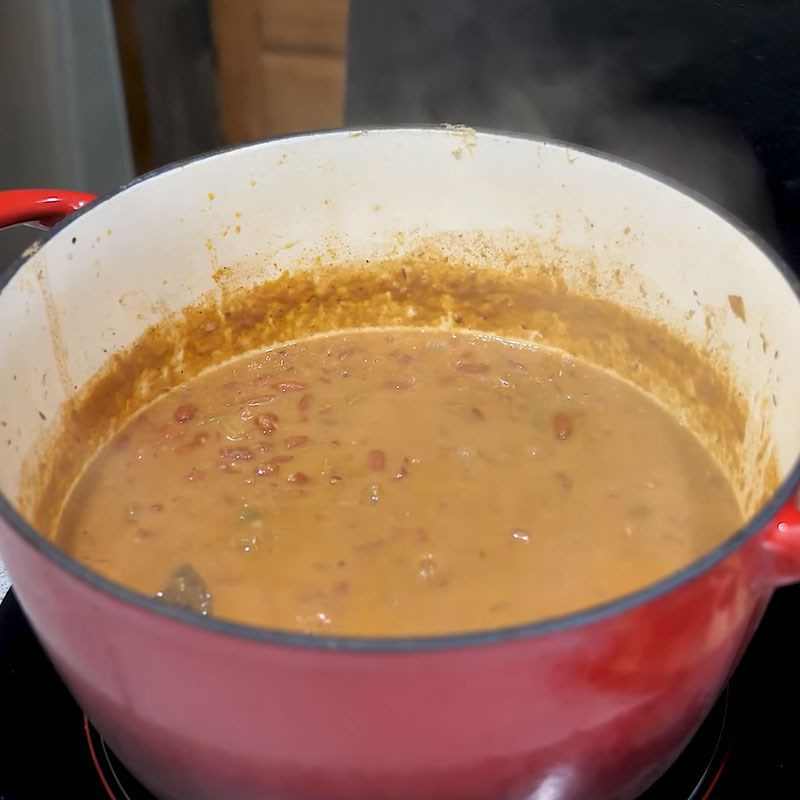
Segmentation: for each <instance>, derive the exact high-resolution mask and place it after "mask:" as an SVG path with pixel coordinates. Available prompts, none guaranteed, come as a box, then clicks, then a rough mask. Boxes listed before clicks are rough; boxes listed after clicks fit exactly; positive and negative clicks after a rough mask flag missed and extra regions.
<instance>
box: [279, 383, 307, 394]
mask: <svg viewBox="0 0 800 800" xmlns="http://www.w3.org/2000/svg"><path fill="white" fill-rule="evenodd" d="M272 388H273V389H277V390H278V391H279V392H302V391H303V389H305V388H306V385H305V384H304V383H300V381H278V383H273V384H272Z"/></svg>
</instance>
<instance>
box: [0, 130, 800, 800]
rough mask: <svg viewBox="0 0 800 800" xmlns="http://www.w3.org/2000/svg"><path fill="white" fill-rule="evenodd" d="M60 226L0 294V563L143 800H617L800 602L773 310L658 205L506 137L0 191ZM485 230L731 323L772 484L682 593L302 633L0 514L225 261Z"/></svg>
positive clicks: (747, 277)
mask: <svg viewBox="0 0 800 800" xmlns="http://www.w3.org/2000/svg"><path fill="white" fill-rule="evenodd" d="M84 204H85V205H84ZM78 208H80V210H77V209H78ZM73 210H74V213H70V212H71V211H73ZM67 215H68V216H67ZM63 216H66V219H65V220H64V221H63V222H60V223H59V224H57V225H56V226H55V227H54V228H53V229H52V230H51V232H50V234H49V236H48V237H47V239H46V241H45V243H44V244H43V245H42V247H41V248H40V249H39V250H38V251H37V252H35V253H32V254H27V255H26V256H25V257H23V258H22V259H21V260H20V261H19V262H17V263H16V264H15V265H13V266H12V267H11V268H10V269H8V270H6V271H5V273H4V274H3V277H2V282H0V285H1V286H2V293H0V421H2V422H1V424H2V428H0V433H1V434H2V454H3V455H2V462H1V463H0V489H2V496H1V497H0V513H2V519H0V550H1V551H2V557H3V559H4V560H5V561H6V562H7V565H8V568H9V570H10V573H11V575H12V577H13V580H14V586H15V590H16V592H17V594H18V597H19V600H20V602H21V603H22V606H23V608H24V609H25V612H26V614H27V615H28V618H29V619H30V621H31V623H32V625H33V627H34V629H35V630H36V632H37V634H38V636H39V638H40V640H41V642H42V644H43V645H44V647H45V649H46V650H47V652H48V654H49V655H50V657H51V659H52V660H53V663H54V664H55V665H56V668H57V669H58V671H59V673H60V674H61V676H62V677H63V679H64V681H65V682H66V683H67V685H68V686H69V688H70V689H71V691H72V693H73V694H74V695H75V697H76V698H77V700H78V702H79V703H80V704H81V706H82V707H83V708H84V709H85V710H86V711H87V712H88V714H89V716H90V718H91V720H92V722H93V723H94V724H95V725H96V726H97V728H98V729H99V730H100V732H101V733H102V734H103V736H104V737H106V739H107V741H108V742H109V743H110V745H111V747H112V748H113V749H114V751H115V752H116V753H117V754H118V755H119V757H120V758H121V759H122V760H123V761H124V762H125V764H126V765H127V766H128V767H129V768H130V770H131V771H132V772H133V773H134V774H135V775H136V776H137V777H139V778H140V779H141V781H142V782H143V783H144V784H145V785H146V786H147V787H148V788H149V789H150V790H151V791H152V792H153V793H154V794H155V795H156V796H158V797H160V798H169V799H170V800H178V799H180V800H257V799H260V798H307V799H311V798H331V799H332V798H337V799H338V800H356V799H357V798H365V800H366V799H368V800H378V798H386V799H387V800H388V799H389V798H392V799H395V800H415V799H417V798H432V799H433V798H435V799H436V800H449V799H451V800H467V799H468V798H475V799H476V800H477V799H478V798H480V799H481V800H483V799H485V800H489V799H490V798H491V800H499V798H538V800H561V799H562V798H582V799H584V800H585V799H586V798H631V797H634V796H635V795H636V794H637V793H638V792H640V791H641V790H642V789H643V788H644V787H645V786H646V785H648V784H649V783H650V782H651V781H653V780H654V779H655V778H656V777H658V775H659V774H660V773H661V772H662V771H664V770H665V769H666V767H667V766H668V765H669V764H670V762H671V761H672V760H673V759H674V758H675V757H676V755H677V754H678V752H679V751H680V749H681V747H682V745H683V744H684V743H685V742H686V741H687V739H688V737H690V735H691V734H692V732H693V731H694V729H695V728H696V726H697V725H698V724H699V722H700V721H701V720H702V718H703V716H704V715H705V714H706V712H707V711H708V710H709V708H710V706H711V705H712V703H713V702H714V700H715V698H716V696H717V694H718V692H719V691H720V689H721V688H722V686H723V684H724V682H725V680H726V678H727V677H728V675H729V673H730V672H731V670H732V668H733V667H734V666H735V664H736V662H737V659H738V658H739V656H740V654H741V652H742V650H743V648H744V647H745V645H746V644H747V642H748V640H749V638H750V636H751V634H752V633H753V630H754V628H755V626H756V625H757V623H758V621H759V619H760V617H761V615H762V613H763V611H764V608H765V605H766V603H767V601H768V600H769V597H770V594H771V593H772V591H773V589H774V588H775V587H776V586H777V585H779V584H781V583H786V582H788V581H792V580H796V579H798V578H800V514H799V513H798V509H797V497H796V492H797V487H798V481H799V480H800V463H798V453H800V407H799V405H800V404H799V403H798V397H800V361H799V360H798V352H800V349H799V348H798V345H800V300H798V285H797V282H796V280H795V279H794V277H793V276H792V275H791V273H790V272H789V270H788V269H787V268H786V267H785V265H783V264H782V263H781V261H780V259H779V258H777V257H776V256H775V254H773V253H772V252H770V250H769V249H768V248H767V247H765V246H764V245H763V243H761V242H759V241H758V240H757V239H756V238H755V237H754V236H752V235H751V234H750V233H749V232H747V231H746V230H744V229H743V228H742V226H741V225H739V224H738V223H737V222H736V221H734V220H731V219H730V218H729V217H728V216H727V215H726V214H724V213H722V212H720V211H719V210H718V209H713V208H711V207H709V205H708V204H707V203H704V202H703V201H702V200H699V199H697V198H694V197H691V196H689V195H688V194H687V193H686V192H685V191H683V190H681V189H680V188H678V187H674V186H671V185H668V183H666V182H664V181H663V180H660V179H658V178H657V177H655V176H653V175H650V174H647V173H646V172H644V171H642V170H639V169H638V168H636V167H634V166H632V165H630V164H623V163H620V162H618V161H615V160H613V159H611V158H609V157H606V156H603V155H601V154H598V153H590V152H587V151H584V150H580V149H575V148H572V147H568V146H565V145H561V144H557V143H552V142H545V141H538V140H535V139H531V138H519V137H514V136H506V135H501V134H495V133H477V134H476V133H475V132H474V131H469V130H457V129H444V130H443V129H403V130H375V131H367V132H347V131H343V132H334V133H325V134H312V135H306V136H298V137H294V138H289V139H282V140H276V141H270V142H265V143H261V144H255V145H251V146H246V147H242V148H238V149H234V150H229V151H226V152H222V153H217V154H213V155H209V156H204V157H201V158H198V159H196V160H193V161H191V162H189V163H185V164H180V165H177V166H173V167H169V168H166V169H164V170H160V171H158V172H156V173H154V174H152V175H149V176H146V177H145V178H143V179H141V180H138V181H136V182H134V183H133V184H131V185H130V186H127V187H125V188H123V189H121V190H120V191H119V192H117V193H116V194H113V195H111V196H110V197H107V198H105V199H102V200H93V198H91V197H87V196H82V195H75V194H71V193H67V192H59V191H53V192H45V191H41V192H38V191H37V192H28V193H26V192H6V193H0V225H2V224H6V225H8V224H14V223H18V222H21V221H31V220H43V221H44V222H45V223H46V224H47V223H50V224H52V223H53V222H54V221H55V220H56V219H57V218H60V217H63ZM235 226H239V229H240V230H239V233H234V229H235ZM506 229H510V230H512V231H515V232H518V233H520V234H525V235H531V236H541V237H542V239H543V240H545V239H546V240H548V241H553V240H554V239H555V240H558V242H559V244H560V245H563V246H564V247H569V248H576V249H577V250H582V251H584V252H588V253H591V254H592V257H593V258H594V259H595V261H596V264H597V268H598V269H599V270H601V271H602V270H610V269H612V268H613V267H614V265H619V264H620V263H626V264H634V265H636V269H637V270H638V273H639V274H641V275H642V276H643V277H644V278H645V279H646V280H648V281H650V282H651V284H653V285H656V286H657V287H658V289H659V291H660V292H661V293H662V294H663V295H664V296H666V297H667V298H668V300H669V301H670V303H671V304H672V307H673V308H674V309H677V310H678V311H682V310H685V309H687V308H699V307H704V308H706V309H709V308H716V309H726V308H727V302H726V298H727V297H728V295H732V294H733V295H740V296H741V297H743V298H744V302H745V306H746V311H747V316H746V319H747V322H746V324H745V323H743V322H742V320H741V319H739V318H737V317H735V316H734V315H733V314H730V313H729V314H728V315H727V316H724V315H723V316H721V317H719V319H721V322H720V324H719V326H718V330H717V332H716V335H718V336H719V340H720V345H721V346H723V347H724V348H725V349H726V351H727V352H728V353H729V358H730V363H731V364H732V365H733V367H734V368H735V369H736V371H737V374H738V375H739V377H740V379H741V383H742V385H743V386H744V387H746V390H748V388H747V387H749V390H752V391H754V392H757V391H762V390H763V391H768V392H769V393H770V394H774V396H775V400H774V405H773V404H772V403H770V404H768V405H769V409H770V410H769V411H766V410H764V409H763V408H762V407H761V406H759V405H758V404H756V406H754V411H753V414H761V413H769V414H770V417H769V425H770V426H771V431H772V438H773V440H774V443H775V446H776V448H777V454H778V461H779V466H780V471H781V474H782V483H781V486H780V488H779V489H778V490H777V492H776V493H775V494H774V496H773V497H772V499H771V500H770V501H769V503H768V504H767V505H766V507H764V508H763V509H762V510H761V511H760V512H759V513H757V514H756V515H755V517H754V518H753V519H751V520H750V522H749V523H748V524H747V525H746V526H745V527H744V528H743V529H742V530H740V531H736V532H731V536H730V537H729V538H728V539H727V540H726V541H725V542H724V543H723V544H721V545H720V546H719V547H718V548H717V549H716V550H714V551H713V552H712V553H710V554H708V555H706V556H705V557H703V558H701V559H700V560H699V561H697V562H695V563H693V564H690V565H688V566H687V567H686V568H684V569H682V570H681V571H680V572H678V573H676V574H674V575H672V576H670V577H668V578H667V579H665V580H662V581H660V582H659V583H658V584H656V585H653V586H649V587H647V588H645V589H643V590H642V591H639V592H636V593H635V594H633V595H630V596H627V597H623V598H621V599H619V600H616V601H614V602H611V603H608V604H606V605H603V606H601V607H597V608H592V609H590V610H588V611H585V612H582V613H578V614H572V615H570V616H567V617H564V618H560V619H554V620H548V621H545V622H539V623H536V624H533V625H528V626H523V627H520V628H515V629H513V630H504V631H490V632H487V633H478V634H469V635H460V636H442V637H439V638H428V639H419V640H411V639H404V640H382V641H381V640H354V639H342V638H335V637H330V638H325V637H314V636H306V635H301V634H294V633H285V632H278V631H271V630H262V629H253V628H247V627H244V626H240V625H235V624H232V623H228V622H225V621H222V620H216V619H208V618H199V617H195V616H193V615H192V614H190V613H188V612H184V611H182V610H179V609H174V608H169V607H165V606H164V605H161V604H159V603H157V602H156V601H154V600H151V599H148V598H145V597H141V596H138V595H136V594H134V593H133V592H130V591H128V590H127V589H125V588H122V587H120V586H117V585H113V584H111V583H109V582H108V581H107V580H105V579H103V578H101V577H100V576H98V575H96V574H94V573H92V572H90V571H88V570H87V569H85V568H84V567H83V566H81V565H80V564H78V563H76V562H75V561H73V560H71V559H70V558H69V557H68V556H66V555H65V554H64V553H62V552H61V551H60V550H58V549H57V548H56V547H55V546H54V545H52V544H51V543H50V542H48V541H47V540H46V539H45V538H43V537H42V536H41V535H40V534H39V533H37V532H36V531H35V530H33V529H32V528H31V526H30V525H29V524H28V523H27V522H26V521H25V520H24V519H23V518H22V517H21V515H20V514H19V513H18V512H17V510H15V506H14V499H15V498H16V497H17V492H18V488H19V480H20V471H21V462H22V457H23V456H24V454H25V453H26V451H27V450H28V449H29V448H30V446H31V445H32V443H33V442H34V440H35V439H36V437H37V436H39V434H40V433H41V431H42V429H43V426H45V425H47V424H48V422H46V421H43V420H42V416H44V417H45V418H46V420H52V419H53V418H54V417H55V416H56V415H57V413H58V410H59V407H60V406H61V404H62V403H63V402H64V400H65V399H66V397H67V395H68V394H69V392H71V391H72V390H73V389H74V388H77V387H80V386H82V385H83V384H84V382H85V381H87V380H88V379H89V378H90V376H91V375H92V374H93V373H94V372H96V371H97V370H98V369H99V368H100V366H101V365H102V364H103V363H104V362H105V361H106V359H107V358H108V357H109V354H110V353H112V352H115V351H118V350H120V349H122V348H125V347H126V346H128V345H129V344H130V343H131V342H133V341H134V339H135V338H136V337H137V336H138V335H139V334H140V333H141V332H142V331H143V330H144V328H145V327H146V326H147V325H149V324H150V323H152V322H154V321H156V320H157V318H158V316H159V314H163V313H165V311H167V310H171V309H172V310H176V309H180V308H182V307H184V306H186V305H188V304H189V303H191V302H193V301H195V300H197V298H198V297H200V296H201V295H202V294H203V293H204V292H207V291H208V290H209V289H213V287H214V284H213V281H212V280H211V275H212V273H213V272H214V270H216V269H217V268H218V266H219V265H233V272H234V274H239V273H237V270H239V269H240V270H241V273H240V274H241V280H242V281H243V282H246V281H248V280H254V279H255V278H256V277H259V276H254V275H252V274H251V273H248V272H247V270H246V269H245V267H244V266H241V267H239V266H236V265H244V264H247V263H250V264H252V263H253V262H254V260H255V261H256V262H259V260H260V262H261V263H264V264H270V265H271V264H277V265H278V267H283V266H287V267H289V268H291V266H292V263H294V262H293V260H296V261H297V262H298V263H299V262H300V261H302V258H303V257H304V256H305V255H308V254H309V253H312V252H314V249H315V248H316V249H317V250H318V249H320V248H325V247H327V246H328V245H329V244H330V242H331V241H332V240H336V242H338V243H339V245H342V244H344V245H345V246H346V248H347V249H348V250H349V251H350V252H353V253H368V252H370V251H371V250H373V249H376V250H377V249H380V247H381V246H382V245H383V244H384V243H386V242H389V241H392V242H394V244H395V246H397V242H402V241H403V240H401V239H398V233H403V234H405V236H406V237H407V239H408V240H409V241H411V240H412V239H414V237H415V236H418V235H423V236H429V235H436V234H439V233H443V232H449V231H466V232H475V231H484V232H488V233H492V232H498V231H502V230H506ZM264 277H265V274H262V275H261V276H260V279H261V280H263V279H264ZM650 313H652V309H650ZM663 313H665V314H666V313H667V312H666V311H664V312H663ZM689 316H691V315H687V314H684V313H680V314H679V315H676V317H675V319H674V320H673V319H670V320H668V321H669V322H670V324H673V323H674V324H676V325H678V327H681V326H682V327H683V329H684V333H685V335H686V336H687V337H688V338H690V339H691V338H699V337H700V336H701V332H702V331H701V329H702V326H703V323H702V321H701V317H702V316H703V315H702V314H698V315H696V316H694V317H692V319H691V320H689V319H688V317H689ZM676 320H677V321H676ZM761 334H763V337H764V343H763V347H762V341H761V338H760V337H761ZM756 345H757V346H756ZM776 351H777V355H776ZM754 396H755V395H754ZM759 409H761V410H759ZM40 412H41V414H40ZM788 633H789V632H788V631H787V634H788ZM776 711H778V710H776ZM41 713H42V714H44V715H46V713H47V711H46V709H41Z"/></svg>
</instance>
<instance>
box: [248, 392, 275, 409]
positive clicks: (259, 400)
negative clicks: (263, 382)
mask: <svg viewBox="0 0 800 800" xmlns="http://www.w3.org/2000/svg"><path fill="white" fill-rule="evenodd" d="M274 399H275V395H274V394H264V395H261V396H260V397H251V398H250V399H249V400H245V401H244V405H246V406H251V407H252V406H266V405H268V404H269V403H271V402H272V401H273V400H274Z"/></svg>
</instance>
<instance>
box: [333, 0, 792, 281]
mask: <svg viewBox="0 0 800 800" xmlns="http://www.w3.org/2000/svg"><path fill="white" fill-rule="evenodd" d="M798 45H800V2H796V0H746V2H732V0H720V2H712V0H493V2H485V1H484V0H434V1H433V2H431V1H429V0H353V2H352V4H351V9H350V26H349V51H348V79H347V93H346V112H345V113H346V122H347V123H348V124H365V125H366V124H382V123H408V122H445V121H446V122H461V123H465V124H468V125H472V126H485V127H494V128H502V129H512V130H520V131H527V132H530V133H535V134H539V135H547V136H550V137H553V138H556V139H565V140H568V141H573V142H576V143H580V144H584V145H589V146H593V147H597V148H600V149H603V150H607V151H610V152H613V153H616V154H619V155H622V156H626V157H628V158H631V159H633V160H635V161H639V162H642V163H645V164H647V165H649V166H651V167H652V168H654V169H657V170H658V171H660V172H663V173H665V174H668V175H671V176H673V177H675V178H677V179H678V180H680V181H682V182H684V183H686V184H688V185H690V186H693V187H694V188H696V189H698V190H699V191H701V192H703V193H704V194H706V195H707V196H709V197H711V198H712V199H714V200H716V201H718V202H719V203H721V204H722V205H724V206H726V207H727V208H729V209H730V210H731V211H733V212H734V213H735V214H737V215H739V216H740V217H741V218H743V219H744V220H745V221H746V222H747V223H748V224H749V225H751V226H752V227H753V228H755V229H756V230H757V231H758V232H759V233H761V234H762V235H764V236H765V237H766V238H767V239H768V240H769V241H770V242H771V243H772V244H773V245H774V246H776V247H777V248H778V249H779V250H781V251H783V252H784V253H785V254H786V256H787V257H788V258H789V260H790V262H791V263H792V265H793V266H794V268H795V270H799V269H800V51H799V48H798Z"/></svg>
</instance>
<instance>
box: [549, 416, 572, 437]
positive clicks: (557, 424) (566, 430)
mask: <svg viewBox="0 0 800 800" xmlns="http://www.w3.org/2000/svg"><path fill="white" fill-rule="evenodd" d="M553 432H554V433H555V435H556V438H557V439H560V440H561V441H562V442H563V441H564V440H565V439H569V437H570V435H571V434H572V420H571V419H570V418H569V417H568V416H567V415H566V414H564V413H563V412H561V411H557V412H556V413H555V414H553Z"/></svg>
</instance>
